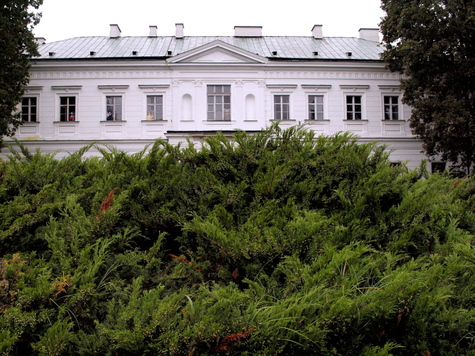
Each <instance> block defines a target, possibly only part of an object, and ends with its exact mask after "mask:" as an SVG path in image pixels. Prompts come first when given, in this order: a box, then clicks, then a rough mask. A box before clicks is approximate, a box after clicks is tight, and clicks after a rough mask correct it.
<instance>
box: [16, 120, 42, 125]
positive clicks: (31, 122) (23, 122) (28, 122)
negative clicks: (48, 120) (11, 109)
mask: <svg viewBox="0 0 475 356" xmlns="http://www.w3.org/2000/svg"><path fill="white" fill-rule="evenodd" d="M39 123H40V122H39V121H22V123H21V125H20V126H24V125H39Z"/></svg>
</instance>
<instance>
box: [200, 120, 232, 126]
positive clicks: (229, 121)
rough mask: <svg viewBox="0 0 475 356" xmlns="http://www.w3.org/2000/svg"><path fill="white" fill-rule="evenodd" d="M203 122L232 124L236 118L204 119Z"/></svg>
mask: <svg viewBox="0 0 475 356" xmlns="http://www.w3.org/2000/svg"><path fill="white" fill-rule="evenodd" d="M203 122H205V123H207V124H217V125H219V124H231V123H234V122H236V121H234V120H204V121H203Z"/></svg>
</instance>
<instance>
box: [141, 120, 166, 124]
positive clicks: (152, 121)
mask: <svg viewBox="0 0 475 356" xmlns="http://www.w3.org/2000/svg"><path fill="white" fill-rule="evenodd" d="M141 122H144V123H158V124H160V123H166V122H168V120H141Z"/></svg>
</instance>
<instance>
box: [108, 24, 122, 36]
mask: <svg viewBox="0 0 475 356" xmlns="http://www.w3.org/2000/svg"><path fill="white" fill-rule="evenodd" d="M121 32H122V31H121V30H120V28H119V25H116V24H111V25H110V38H117V37H120V33H121Z"/></svg>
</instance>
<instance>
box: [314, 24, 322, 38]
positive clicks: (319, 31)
mask: <svg viewBox="0 0 475 356" xmlns="http://www.w3.org/2000/svg"><path fill="white" fill-rule="evenodd" d="M322 27H323V26H322V25H314V26H313V28H312V36H313V38H316V39H318V40H321V39H322V38H323V31H322Z"/></svg>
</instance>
